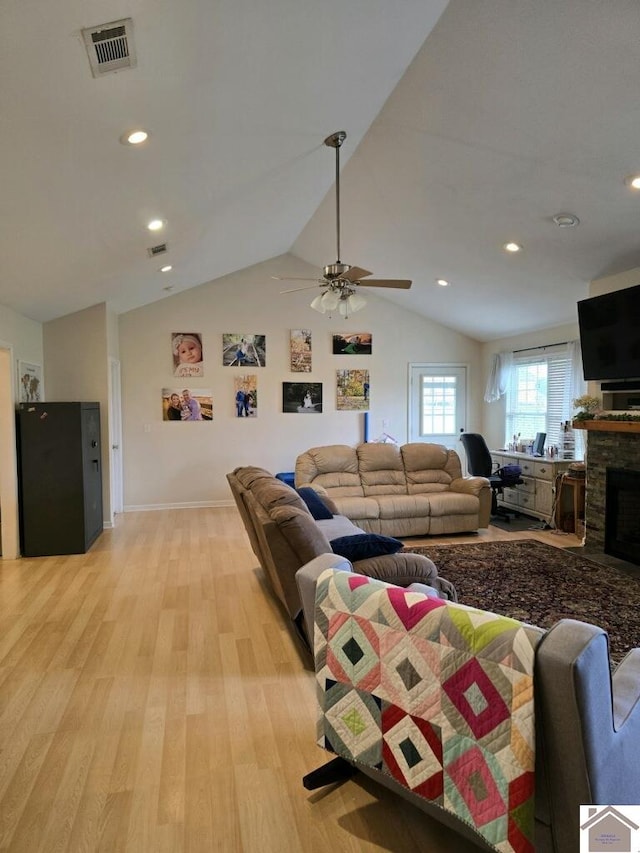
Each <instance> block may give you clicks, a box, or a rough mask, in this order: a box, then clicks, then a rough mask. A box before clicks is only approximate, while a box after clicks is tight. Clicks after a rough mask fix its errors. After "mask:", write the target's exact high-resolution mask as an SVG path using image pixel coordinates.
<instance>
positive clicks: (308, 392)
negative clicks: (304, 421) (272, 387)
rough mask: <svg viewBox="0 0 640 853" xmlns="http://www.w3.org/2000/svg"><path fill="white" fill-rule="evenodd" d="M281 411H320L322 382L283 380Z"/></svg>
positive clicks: (307, 412) (315, 412) (306, 413)
mask: <svg viewBox="0 0 640 853" xmlns="http://www.w3.org/2000/svg"><path fill="white" fill-rule="evenodd" d="M282 411H283V412H297V413H298V414H301V415H318V414H321V413H322V382H283V383H282Z"/></svg>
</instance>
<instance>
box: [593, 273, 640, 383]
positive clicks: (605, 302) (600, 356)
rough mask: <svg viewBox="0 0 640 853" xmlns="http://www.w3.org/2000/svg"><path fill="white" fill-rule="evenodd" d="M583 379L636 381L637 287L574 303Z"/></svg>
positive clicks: (639, 339) (639, 364) (639, 350)
mask: <svg viewBox="0 0 640 853" xmlns="http://www.w3.org/2000/svg"><path fill="white" fill-rule="evenodd" d="M578 325H579V327H580V346H581V348H582V366H583V368H584V378H585V379H640V285H636V286H635V287H627V288H625V289H624V290H615V291H614V292H613V293H603V294H602V296H592V297H591V298H590V299H583V300H581V301H580V302H578Z"/></svg>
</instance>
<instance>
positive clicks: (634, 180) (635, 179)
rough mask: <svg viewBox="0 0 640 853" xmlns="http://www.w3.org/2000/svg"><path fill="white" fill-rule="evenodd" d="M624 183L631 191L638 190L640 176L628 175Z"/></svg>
mask: <svg viewBox="0 0 640 853" xmlns="http://www.w3.org/2000/svg"><path fill="white" fill-rule="evenodd" d="M624 182H625V184H626V185H627V186H628V187H631V189H634V190H640V175H629V177H628V178H625V181H624Z"/></svg>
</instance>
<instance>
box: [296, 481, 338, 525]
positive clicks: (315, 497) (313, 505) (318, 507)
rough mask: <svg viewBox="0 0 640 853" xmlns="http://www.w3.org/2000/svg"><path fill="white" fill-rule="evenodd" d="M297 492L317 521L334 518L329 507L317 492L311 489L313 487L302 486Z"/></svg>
mask: <svg viewBox="0 0 640 853" xmlns="http://www.w3.org/2000/svg"><path fill="white" fill-rule="evenodd" d="M296 491H297V492H298V494H299V495H300V497H301V498H302V500H303V501H304V502H305V503H306V505H307V509H308V510H309V512H310V513H311V515H312V516H313V517H314V519H315V520H316V521H320V520H322V519H325V518H333V513H332V512H331V510H330V509H329V507H328V506H327V505H326V504H325V503H324V501H323V500H322V498H321V497H320V495H319V494H318V493H317V492H316V490H315V489H312V488H311V486H302V488H300V489H296Z"/></svg>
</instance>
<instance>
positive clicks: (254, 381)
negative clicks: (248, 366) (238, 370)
mask: <svg viewBox="0 0 640 853" xmlns="http://www.w3.org/2000/svg"><path fill="white" fill-rule="evenodd" d="M233 385H234V389H235V396H234V403H235V409H236V417H237V418H257V417H258V377H257V376H256V374H255V373H249V374H247V375H246V376H235V377H234V380H233Z"/></svg>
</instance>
